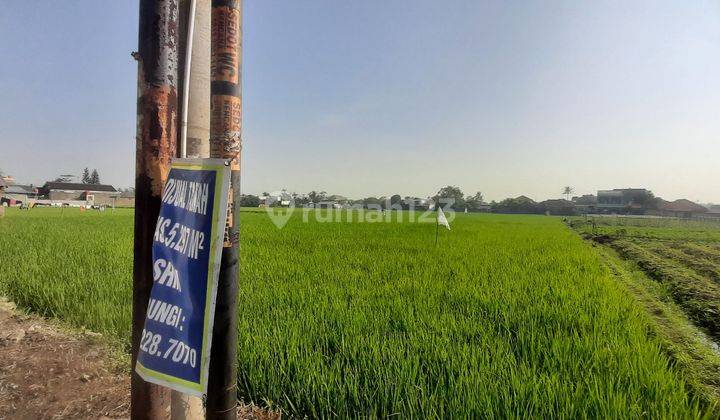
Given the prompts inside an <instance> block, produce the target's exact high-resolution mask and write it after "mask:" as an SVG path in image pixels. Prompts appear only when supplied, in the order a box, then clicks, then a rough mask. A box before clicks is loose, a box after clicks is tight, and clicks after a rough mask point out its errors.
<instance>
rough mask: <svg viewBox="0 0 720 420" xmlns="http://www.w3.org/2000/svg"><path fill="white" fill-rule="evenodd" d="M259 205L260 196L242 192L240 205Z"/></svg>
mask: <svg viewBox="0 0 720 420" xmlns="http://www.w3.org/2000/svg"><path fill="white" fill-rule="evenodd" d="M259 205H260V197H258V196H256V195H252V194H243V195H241V196H240V207H258V206H259Z"/></svg>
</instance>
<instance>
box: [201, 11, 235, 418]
mask: <svg viewBox="0 0 720 420" xmlns="http://www.w3.org/2000/svg"><path fill="white" fill-rule="evenodd" d="M211 22H212V24H211V53H210V156H211V157H214V158H223V159H226V160H228V161H229V164H230V166H231V170H232V175H231V189H230V197H229V200H228V202H229V203H230V207H229V208H228V217H227V226H226V232H225V241H224V247H223V252H222V262H221V265H220V278H219V282H218V291H217V302H216V307H215V308H216V309H215V327H214V329H213V338H212V340H213V341H212V349H211V356H210V375H209V379H208V394H207V407H206V412H207V418H208V419H233V420H234V419H235V418H236V416H237V292H238V240H239V230H238V214H237V212H236V209H238V208H239V207H240V206H239V201H240V151H241V148H242V143H241V137H240V134H241V128H242V89H241V88H242V85H241V81H242V76H241V59H242V1H241V0H212V17H211Z"/></svg>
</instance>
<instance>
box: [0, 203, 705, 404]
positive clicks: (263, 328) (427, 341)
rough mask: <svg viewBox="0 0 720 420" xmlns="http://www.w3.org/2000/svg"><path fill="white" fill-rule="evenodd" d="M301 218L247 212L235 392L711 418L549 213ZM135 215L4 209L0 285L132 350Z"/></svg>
mask: <svg viewBox="0 0 720 420" xmlns="http://www.w3.org/2000/svg"><path fill="white" fill-rule="evenodd" d="M313 215H314V213H312V214H310V215H309V217H304V216H303V214H302V213H301V212H300V211H297V212H295V213H294V214H292V216H291V217H290V219H289V221H288V223H287V225H286V226H285V227H284V228H283V229H278V228H277V227H276V226H275V225H274V224H273V223H272V221H271V220H270V218H269V217H268V215H267V214H266V213H265V212H262V211H243V212H241V215H240V218H241V272H240V296H239V343H238V346H239V348H238V363H239V377H238V388H239V394H240V395H239V397H240V398H242V399H243V400H245V401H253V402H255V403H257V404H260V405H268V406H271V407H276V408H280V409H282V410H283V411H284V412H285V413H287V414H289V415H291V416H308V417H311V418H329V417H340V418H346V417H388V416H400V417H403V418H477V417H493V418H498V417H499V418H505V417H536V418H548V417H560V418H575V417H581V418H584V417H591V418H626V417H648V418H666V417H670V418H687V417H703V416H706V417H717V416H718V411H717V407H715V406H713V405H711V404H710V403H708V402H707V400H706V399H703V398H701V396H699V395H697V393H696V392H695V391H694V390H693V388H692V387H690V386H688V383H687V381H686V380H685V378H684V377H683V372H682V371H681V370H680V369H679V368H678V367H677V366H676V364H675V363H674V362H673V360H672V359H671V358H670V357H669V356H668V354H667V352H665V351H664V350H663V348H662V345H661V341H660V339H659V338H658V337H656V335H655V334H654V333H653V332H652V329H651V327H650V323H649V321H648V317H647V314H646V312H645V311H644V310H643V309H642V308H641V307H640V306H639V305H637V304H636V302H635V301H634V300H633V299H632V298H631V297H630V296H629V295H628V292H627V290H625V289H624V288H623V286H622V285H620V284H618V283H617V282H616V281H615V280H614V278H613V275H612V273H611V272H610V270H609V269H608V268H606V265H604V264H603V262H602V261H601V259H600V257H599V256H598V254H597V253H596V252H595V251H594V250H593V247H592V246H591V245H590V244H589V243H588V242H586V241H584V240H583V239H582V238H581V237H580V236H579V235H578V234H577V233H576V232H574V231H573V230H571V229H569V228H568V227H567V226H566V225H565V224H564V223H563V221H562V220H561V219H560V218H554V217H547V216H522V215H489V214H458V215H457V217H456V219H455V220H454V221H453V222H452V231H447V230H441V231H440V232H439V233H440V235H439V240H438V244H437V246H436V245H435V224H434V222H431V223H410V222H408V221H407V220H406V219H403V221H402V222H400V221H397V220H395V219H396V218H397V217H398V216H399V215H398V214H395V215H390V216H388V217H389V218H390V219H393V220H390V221H388V222H376V223H370V222H367V221H365V222H360V221H358V220H357V219H358V217H354V218H353V221H347V220H346V219H343V220H340V221H337V220H331V221H328V220H327V219H328V217H327V215H325V216H323V217H321V218H320V219H321V220H318V218H317V217H314V216H313ZM373 220H376V218H373ZM132 224H133V217H132V211H130V210H116V211H114V212H110V211H106V212H102V213H101V212H84V213H80V212H79V211H77V209H65V210H64V211H62V212H61V211H60V210H59V209H32V210H30V211H20V210H17V209H9V210H8V212H7V214H6V216H5V217H4V218H0V294H3V295H5V296H7V297H8V298H10V299H12V300H14V301H15V302H17V303H18V304H19V305H20V306H22V307H25V308H27V309H29V310H32V311H34V312H38V313H40V314H43V315H45V316H48V317H57V318H60V319H62V320H65V321H67V322H68V323H70V324H72V325H75V326H81V327H86V328H89V329H91V330H93V331H97V332H100V333H102V334H104V335H105V336H107V337H109V338H111V339H112V340H113V341H117V342H119V343H124V345H125V348H127V346H128V345H129V344H128V343H129V337H130V313H131V311H130V309H131V287H132V236H133V226H132ZM708 252H711V251H708ZM713 255H714V254H713Z"/></svg>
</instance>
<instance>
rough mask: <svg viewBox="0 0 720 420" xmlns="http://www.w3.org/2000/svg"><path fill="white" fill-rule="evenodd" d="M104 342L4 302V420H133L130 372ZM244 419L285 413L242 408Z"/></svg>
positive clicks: (0, 385)
mask: <svg viewBox="0 0 720 420" xmlns="http://www.w3.org/2000/svg"><path fill="white" fill-rule="evenodd" d="M98 337H99V336H98V335H97V334H94V333H90V332H87V333H79V332H72V331H68V330H67V329H65V328H62V327H61V326H60V324H59V323H57V322H53V321H48V320H46V319H43V318H41V317H38V316H34V315H26V314H23V313H21V312H20V311H18V310H17V309H15V305H13V304H12V303H11V302H8V301H7V300H6V299H4V298H2V297H0V420H10V419H13V420H14V419H33V420H38V419H114V418H129V417H130V380H129V378H128V375H127V373H126V372H125V371H126V370H127V369H128V367H127V366H123V365H122V362H121V361H120V360H121V359H122V358H121V357H118V356H115V357H113V356H112V355H111V354H110V353H111V350H110V349H109V348H108V347H107V345H105V344H103V343H102V342H101V340H100V339H99V338H98ZM113 360H117V361H116V362H115V364H113V362H112V361H113ZM238 418H239V419H247V420H278V419H280V413H279V412H273V411H268V410H266V409H262V408H259V407H257V406H255V405H252V404H250V405H240V406H239V407H238Z"/></svg>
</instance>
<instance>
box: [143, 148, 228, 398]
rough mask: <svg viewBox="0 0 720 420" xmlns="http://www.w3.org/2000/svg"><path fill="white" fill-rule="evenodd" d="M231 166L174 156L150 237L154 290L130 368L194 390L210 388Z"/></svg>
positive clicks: (152, 378)
mask: <svg viewBox="0 0 720 420" xmlns="http://www.w3.org/2000/svg"><path fill="white" fill-rule="evenodd" d="M229 186H230V168H229V167H228V166H226V165H225V161H224V160H222V159H175V160H173V163H172V165H171V167H170V173H169V175H168V181H167V183H166V185H165V189H164V190H163V195H162V204H161V207H160V216H159V217H158V221H157V225H156V227H155V234H154V236H153V250H152V254H153V264H152V272H153V287H152V291H151V292H150V301H149V303H148V308H147V316H146V317H145V328H144V329H143V332H142V336H141V340H140V349H139V351H138V358H137V363H136V365H135V371H136V372H137V373H138V374H139V375H140V376H141V377H142V378H143V379H144V380H146V381H148V382H152V383H155V384H159V385H163V386H166V387H168V388H172V389H174V390H177V391H180V392H185V393H188V394H193V395H202V394H204V393H205V392H206V391H207V380H208V369H209V367H210V345H211V341H212V340H211V339H212V329H213V318H214V314H215V298H216V294H217V282H218V273H219V270H220V259H221V253H222V246H223V235H224V232H225V219H226V215H227V200H228V188H229Z"/></svg>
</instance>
